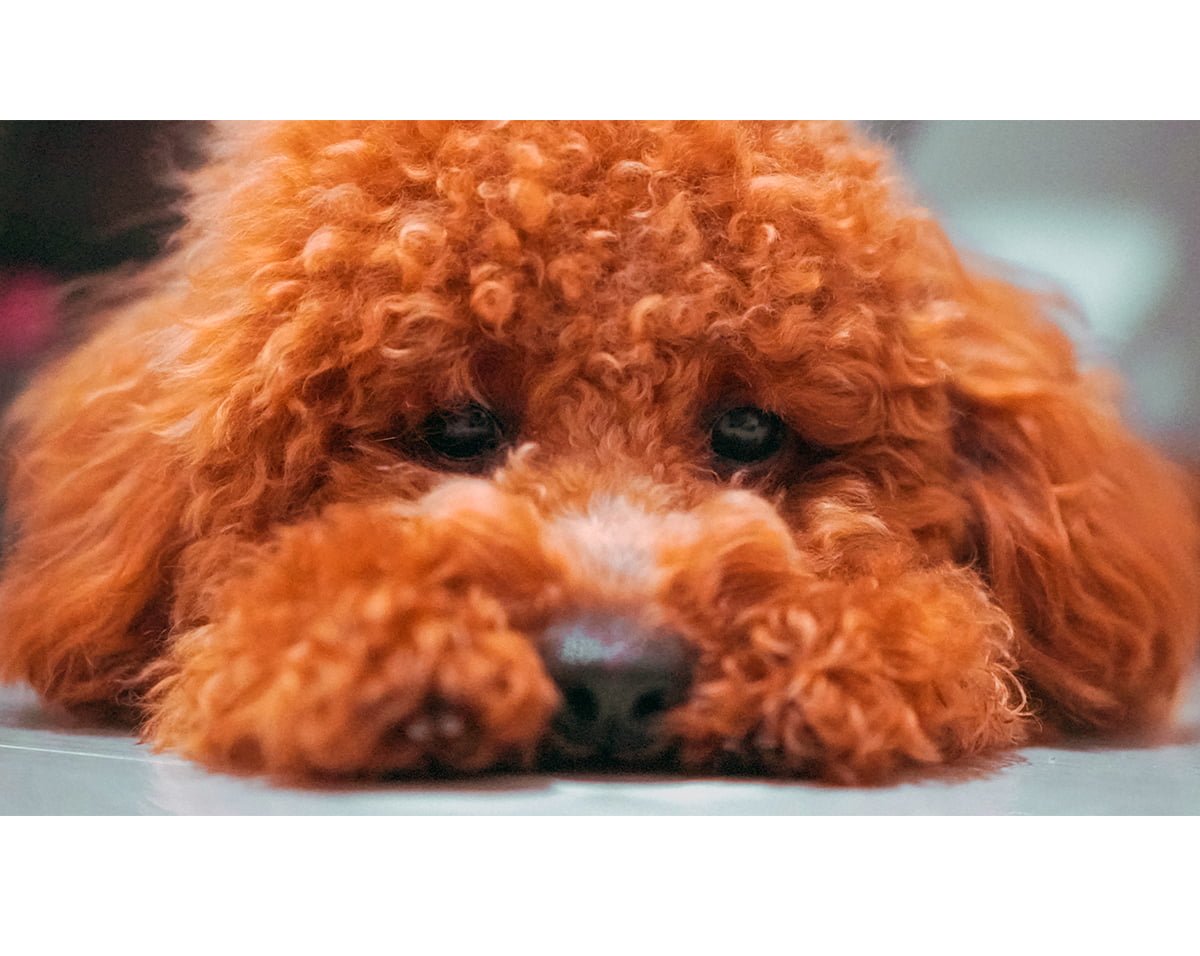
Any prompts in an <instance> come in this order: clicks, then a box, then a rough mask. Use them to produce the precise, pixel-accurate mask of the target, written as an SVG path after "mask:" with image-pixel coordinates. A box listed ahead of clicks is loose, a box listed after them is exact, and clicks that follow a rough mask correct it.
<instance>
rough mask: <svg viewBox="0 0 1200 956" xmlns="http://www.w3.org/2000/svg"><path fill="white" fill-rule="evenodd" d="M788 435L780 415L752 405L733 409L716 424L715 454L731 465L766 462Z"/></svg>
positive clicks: (714, 431) (714, 425) (714, 428)
mask: <svg viewBox="0 0 1200 956" xmlns="http://www.w3.org/2000/svg"><path fill="white" fill-rule="evenodd" d="M785 431H786V426H785V425H784V424H783V422H782V421H781V420H780V418H779V416H778V415H772V414H771V413H770V412H764V411H763V410H762V409H761V408H754V407H753V406H750V405H746V406H743V407H741V408H731V409H730V410H729V411H727V412H725V413H724V414H723V415H721V417H720V418H718V419H717V420H716V422H714V423H713V427H712V439H711V440H712V450H713V451H714V452H715V453H716V454H717V456H718V457H720V458H724V459H726V460H728V461H740V462H753V461H762V460H763V459H764V458H770V457H771V456H772V455H773V454H775V452H777V451H779V449H780V448H781V447H782V446H783V439H784V435H785Z"/></svg>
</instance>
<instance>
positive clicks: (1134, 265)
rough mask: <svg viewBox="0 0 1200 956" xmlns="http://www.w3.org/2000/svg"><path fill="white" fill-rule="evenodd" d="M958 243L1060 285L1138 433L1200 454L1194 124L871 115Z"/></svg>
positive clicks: (1077, 332) (1199, 199)
mask: <svg viewBox="0 0 1200 956" xmlns="http://www.w3.org/2000/svg"><path fill="white" fill-rule="evenodd" d="M865 125H866V126H867V127H868V129H869V130H871V131H872V132H874V133H875V134H876V135H878V136H880V137H881V138H883V139H885V140H888V141H889V142H890V143H891V144H892V147H893V149H894V150H895V151H896V153H897V155H898V157H899V158H900V160H901V162H902V164H903V166H904V167H905V169H906V170H907V172H908V174H909V178H910V181H911V182H912V184H913V187H914V188H915V190H916V192H917V194H918V197H919V198H920V199H921V200H922V201H923V202H924V204H925V205H926V206H927V207H928V208H929V209H931V210H932V211H934V212H935V213H937V214H938V216H939V217H940V218H941V219H942V221H943V223H944V224H945V225H946V228H947V231H948V232H949V233H950V235H951V236H952V237H953V238H954V239H955V240H956V241H957V242H958V244H959V245H960V247H964V248H967V249H970V250H973V251H975V252H977V253H981V254H983V255H986V256H989V257H995V258H997V259H1001V260H1004V261H1005V262H1007V263H1010V264H1012V265H1014V266H1016V267H1018V269H1019V270H1020V273H1021V274H1022V275H1023V276H1024V277H1025V279H1026V281H1028V283H1029V284H1031V285H1034V286H1037V287H1049V288H1052V289H1055V290H1057V291H1060V292H1062V293H1065V294H1066V295H1067V296H1068V297H1069V298H1070V299H1071V300H1072V301H1073V302H1074V303H1075V304H1076V306H1077V307H1078V308H1079V310H1080V312H1081V316H1082V320H1083V321H1082V322H1081V323H1079V324H1078V325H1076V324H1074V323H1068V324H1067V327H1068V328H1069V329H1070V330H1071V331H1072V334H1073V336H1074V337H1075V338H1076V340H1077V342H1078V345H1079V348H1080V352H1081V354H1082V355H1083V356H1084V357H1085V359H1086V360H1087V361H1089V362H1094V363H1104V364H1110V365H1115V366H1116V367H1117V368H1119V369H1120V370H1121V371H1122V372H1123V373H1124V374H1125V376H1126V380H1127V388H1126V391H1125V396H1124V407H1125V410H1126V412H1127V415H1128V417H1129V419H1130V420H1131V421H1132V422H1133V423H1134V424H1135V425H1136V426H1137V427H1138V428H1139V430H1141V431H1142V432H1143V433H1144V434H1147V435H1149V436H1150V437H1152V438H1154V439H1156V440H1157V441H1158V442H1159V443H1160V444H1162V445H1163V446H1164V447H1166V448H1168V449H1169V450H1170V451H1172V453H1173V454H1175V455H1176V456H1177V457H1180V458H1183V459H1186V460H1189V461H1191V462H1200V376H1197V374H1196V371H1195V366H1196V363H1197V359H1200V270H1198V268H1197V267H1198V265H1200V194H1198V192H1197V188H1196V187H1197V179H1198V178H1200V123H1194V122H1044V121H1043V122H899V123H896V122H886V123H885V122H876V123H868V124H865Z"/></svg>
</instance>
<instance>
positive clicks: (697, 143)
mask: <svg viewBox="0 0 1200 956" xmlns="http://www.w3.org/2000/svg"><path fill="white" fill-rule="evenodd" d="M190 185H191V194H192V198H191V200H190V205H189V219H188V224H187V225H186V227H185V228H184V230H183V232H182V233H181V235H180V238H179V241H178V244H177V247H176V249H175V250H174V252H173V253H172V254H170V255H169V256H168V257H167V258H166V259H165V260H164V261H163V262H161V263H160V264H158V265H156V266H154V267H153V268H152V269H151V270H150V272H148V273H147V274H146V275H144V276H143V277H142V278H141V279H140V280H139V282H138V291H137V293H136V294H135V295H132V301H131V302H129V303H126V304H125V305H123V306H121V307H120V308H117V309H114V310H112V314H109V315H106V316H103V317H102V318H103V322H102V323H101V325H100V327H99V329H98V330H97V331H96V332H95V333H94V335H93V336H92V337H91V338H90V340H88V341H87V342H86V343H85V344H83V345H82V347H80V348H79V349H77V350H76V351H75V352H74V353H73V354H71V355H69V356H68V357H67V358H65V359H64V360H63V361H61V362H60V363H58V364H57V365H56V366H54V367H52V368H50V369H48V370H47V371H46V372H45V373H44V374H43V375H42V376H41V377H40V378H39V379H38V380H37V381H36V382H35V383H34V385H33V387H32V388H31V389H30V391H29V392H28V393H27V394H26V395H25V397H24V398H23V399H22V400H21V401H20V403H19V404H18V405H17V407H16V408H15V410H14V412H13V413H12V416H11V419H10V428H11V432H10V434H11V440H10V452H11V458H12V462H11V466H10V476H9V502H10V503H9V515H8V522H9V529H8V534H9V542H10V550H9V555H8V558H7V564H6V568H5V571H4V576H3V581H2V583H0V615H2V619H0V627H2V630H0V674H2V676H3V677H4V678H6V679H9V680H26V681H28V682H30V683H31V684H32V685H33V686H34V687H36V688H37V689H38V690H39V691H40V692H41V694H42V695H44V697H46V698H47V699H48V700H51V701H55V702H58V703H61V704H63V705H66V706H69V707H73V708H82V709H95V708H100V709H106V710H114V709H115V710H118V711H125V712H130V713H132V714H134V715H135V716H136V717H138V718H140V719H144V721H145V723H144V732H145V734H146V735H147V737H148V738H149V739H150V740H151V741H153V742H154V743H155V744H156V745H158V746H160V747H167V748H175V749H178V750H180V751H182V752H184V753H186V754H188V755H190V756H192V757H194V758H196V759H198V760H201V761H203V762H204V763H206V764H208V765H210V766H212V767H216V768H221V769H228V770H235V771H242V772H266V773H272V774H279V775H292V776H295V775H301V776H312V775H324V774H338V775H342V774H349V775H356V774H376V773H387V772H391V771H404V770H420V769H424V768H430V767H450V768H455V769H466V770H477V769H482V768H487V767H493V766H499V765H510V764H514V763H515V764H522V763H523V764H528V763H529V762H530V761H531V760H532V759H533V758H534V756H535V755H536V753H537V748H538V745H539V742H540V741H541V740H542V738H543V737H544V735H545V733H546V729H547V726H548V723H549V721H550V718H551V716H552V714H553V713H554V710H555V708H556V706H557V704H558V694H557V691H556V689H555V687H554V685H553V683H552V682H551V681H550V679H549V677H548V676H547V673H546V671H545V668H544V666H543V664H542V661H541V659H540V656H539V653H538V635H539V634H540V633H541V632H542V630H544V629H545V628H546V627H547V626H548V623H549V622H551V621H553V620H555V619H556V618H559V617H561V616H562V615H563V614H568V613H577V612H579V611H580V610H581V609H587V608H600V609H605V610H608V611H619V612H620V613H622V614H628V615H632V616H635V617H637V618H638V619H640V620H644V621H647V622H650V623H652V624H654V625H655V626H660V625H661V626H668V627H670V628H672V629H673V630H675V631H676V632H678V633H679V634H681V635H683V636H684V637H685V638H686V639H687V640H688V641H689V643H690V644H692V645H693V646H694V647H695V649H696V654H697V657H696V665H695V677H694V684H693V688H692V691H691V695H690V698H689V700H688V701H687V702H686V703H685V704H683V705H682V706H680V707H678V708H677V709H676V710H675V711H673V712H672V713H671V714H670V715H669V719H670V722H671V723H670V726H671V728H672V732H673V734H674V736H675V737H676V739H677V740H678V742H679V744H680V754H681V759H682V760H683V763H684V765H685V766H687V767H691V768H705V767H714V766H721V765H724V763H723V762H724V761H728V760H732V761H734V762H736V763H739V764H744V765H747V766H750V767H757V768H766V769H768V770H770V771H773V772H778V773H783V774H805V775H814V776H819V777H823V778H825V779H830V780H837V781H843V782H854V781H866V780H876V779H881V778H883V777H885V776H886V775H888V774H889V773H892V772H894V771H895V770H896V769H897V768H900V767H903V766H906V765H912V764H931V763H936V762H939V761H945V760H950V759H954V758H957V757H960V756H963V755H967V754H974V753H979V752H983V751H987V750H990V749H995V748H1004V747H1011V746H1014V745H1016V744H1018V743H1020V742H1022V741H1023V740H1026V739H1028V735H1029V733H1030V730H1031V727H1032V726H1034V724H1035V717H1036V718H1040V722H1041V723H1043V724H1044V725H1046V726H1050V727H1056V726H1060V727H1066V728H1069V729H1072V730H1083V729H1091V730H1098V731H1103V732H1115V731H1126V730H1134V729H1139V730H1141V729H1150V728H1154V727H1157V726H1161V725H1162V724H1163V723H1164V722H1165V721H1166V720H1168V719H1169V717H1170V715H1171V712H1172V707H1173V705H1174V703H1175V701H1176V699H1177V697H1178V690H1179V688H1180V685H1181V681H1182V679H1183V677H1184V675H1185V672H1186V670H1187V667H1188V665H1189V663H1190V661H1191V660H1192V659H1193V657H1194V648H1195V639H1196V634H1197V631H1198V627H1197V624H1198V620H1197V618H1198V613H1200V611H1198V606H1197V593H1198V589H1197V588H1196V582H1197V570H1198V569H1197V561H1198V555H1200V546H1198V538H1197V527H1196V520H1195V516H1194V514H1193V511H1192V508H1191V506H1190V504H1189V502H1188V500H1187V497H1186V494H1185V492H1184V490H1183V485H1182V482H1181V480H1180V478H1179V476H1178V475H1177V474H1176V473H1175V471H1174V470H1173V469H1172V467H1171V466H1169V465H1168V464H1166V463H1165V462H1164V461H1163V460H1162V459H1160V458H1159V457H1157V456H1156V455H1155V453H1153V452H1152V451H1151V450H1150V449H1149V448H1147V447H1146V446H1144V445H1143V444H1141V443H1140V442H1139V441H1138V440H1137V439H1135V438H1134V437H1133V436H1132V435H1130V434H1129V433H1128V432H1127V431H1126V430H1125V429H1124V427H1123V426H1122V425H1121V423H1120V421H1119V418H1118V416H1117V414H1116V412H1115V411H1114V408H1113V406H1112V403H1111V401H1110V399H1109V397H1108V395H1107V394H1106V392H1105V390H1104V388H1103V387H1102V384H1101V383H1100V382H1099V381H1098V380H1096V379H1095V378H1093V377H1091V376H1089V375H1086V374H1083V373H1082V372H1081V371H1080V370H1079V369H1078V367H1077V365H1076V362H1075V359H1074V356H1073V352H1072V349H1071V346H1070V344H1069V342H1068V340H1067V338H1066V337H1065V336H1064V334H1063V333H1062V332H1061V331H1060V330H1059V329H1058V328H1057V327H1056V326H1055V325H1054V324H1053V322H1052V321H1050V320H1049V318H1047V316H1046V314H1045V313H1046V309H1045V307H1044V305H1043V303H1041V302H1040V301H1038V300H1037V299H1036V298H1034V297H1033V296H1031V295H1029V294H1026V293H1024V292H1022V291H1020V290H1018V289H1017V288H1014V287H1013V286H1011V285H1008V284H1006V283H1004V282H1002V281H999V280H997V279H993V278H989V277H987V276H985V275H983V274H981V273H978V272H976V271H973V270H972V269H970V268H968V267H967V266H965V265H964V264H963V263H962V262H961V261H960V259H959V258H958V257H957V255H956V254H955V252H954V251H953V249H952V248H951V247H950V245H949V244H948V242H947V240H946V239H945V237H944V235H943V233H942V232H941V231H940V230H939V228H938V227H937V225H936V224H935V223H934V222H932V221H931V220H930V219H929V218H928V217H926V216H925V215H924V214H923V213H921V212H920V210H918V209H916V208H915V207H914V206H913V205H912V204H911V202H910V201H909V200H908V199H907V198H906V196H905V195H904V192H903V190H902V189H901V188H900V187H898V186H897V184H896V183H895V182H893V180H892V177H891V174H890V173H889V171H888V167H887V164H886V157H885V156H884V155H883V154H882V153H881V151H880V150H879V149H878V148H877V147H875V146H873V145H871V144H869V143H866V142H863V141H861V140H860V139H859V138H858V136H857V134H856V133H855V132H853V131H852V130H848V129H846V128H843V127H841V126H834V125H824V124H777V123H747V124H729V123H663V124H657V123H646V124H640V123H525V122H520V123H511V124H492V123H478V124H430V123H384V122H369V123H340V122H339V123H285V124H277V125H264V126H248V125H233V126H231V127H229V128H227V129H225V130H223V132H222V134H221V135H220V136H219V137H218V138H217V141H216V143H215V144H214V148H213V157H212V161H211V162H210V163H209V164H208V165H207V166H206V167H205V168H204V169H202V170H200V171H198V172H197V173H195V174H193V179H192V181H191V184H190ZM466 400H474V401H478V402H480V403H482V404H485V405H486V406H488V407H490V408H492V409H494V410H496V411H497V414H498V415H500V416H501V417H502V418H503V419H504V420H505V421H506V422H507V423H510V424H511V427H512V430H513V434H514V436H515V438H514V442H513V444H512V447H511V448H510V449H509V450H508V452H507V454H506V455H505V456H504V457H503V458H502V459H501V460H498V461H497V462H495V466H494V467H493V468H491V469H486V470H484V471H482V472H481V473H478V474H473V475H463V474H455V473H453V471H452V470H448V469H447V468H446V467H445V466H444V465H439V464H438V463H436V462H432V461H430V460H429V458H428V456H423V455H422V454H421V453H420V451H419V449H418V448H417V447H416V443H415V439H414V435H416V434H417V432H418V431H419V429H420V426H421V422H422V421H423V420H424V419H425V418H426V416H427V415H428V414H429V413H430V412H431V411H432V410H434V409H436V408H438V407H443V406H446V405H450V404H454V403H457V402H463V401H466ZM746 404H752V405H757V406H760V407H762V408H765V409H768V410H770V411H772V412H774V413H776V414H778V415H779V416H780V417H781V418H782V419H783V420H784V421H785V422H786V423H787V425H788V426H789V428H790V429H791V431H792V433H793V435H794V436H796V437H795V438H794V439H793V440H792V441H791V442H790V443H789V445H788V446H787V447H786V448H785V449H784V450H783V451H782V452H780V453H779V454H778V455H777V456H775V458H773V459H772V460H770V461H769V462H765V463H764V464H763V465H761V466H749V467H745V468H741V469H730V468H727V467H723V466H721V464H720V463H716V462H714V460H713V457H712V453H711V450H710V449H709V448H708V445H707V435H708V428H709V427H710V425H711V422H712V420H713V417H714V416H715V415H717V414H719V413H720V411H721V409H723V408H728V407H731V406H736V405H746ZM589 521H590V522H592V524H590V525H589V524H588V522H589ZM580 522H583V524H582V525H581V524H580ZM605 535H608V536H609V537H608V538H606V539H605V540H606V541H607V544H605V545H603V546H604V547H607V548H609V549H610V551H613V552H618V553H619V554H620V555H621V557H620V560H615V561H605V560H598V559H596V557H595V554H594V545H588V544H586V543H582V542H584V541H585V539H588V538H589V537H590V538H596V537H600V538H604V536H605ZM622 562H624V563H625V564H627V565H628V567H627V568H623V567H622Z"/></svg>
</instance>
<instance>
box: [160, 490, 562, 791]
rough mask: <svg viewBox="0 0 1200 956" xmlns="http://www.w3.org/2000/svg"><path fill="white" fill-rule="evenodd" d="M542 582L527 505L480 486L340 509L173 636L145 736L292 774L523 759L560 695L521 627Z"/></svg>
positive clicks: (206, 756)
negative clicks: (166, 673)
mask: <svg viewBox="0 0 1200 956" xmlns="http://www.w3.org/2000/svg"><path fill="white" fill-rule="evenodd" d="M553 580H554V569H553V568H552V567H549V566H547V565H546V559H544V558H543V557H541V551H540V550H539V548H538V546H537V526H536V523H535V521H534V519H533V517H532V515H531V514H530V512H529V511H528V510H527V509H526V507H525V506H524V505H522V504H521V503H520V502H518V501H515V500H514V499H510V498H507V497H505V496H503V495H501V494H499V493H497V492H494V491H493V490H491V489H490V487H489V486H487V485H485V484H484V483H482V482H469V481H462V482H455V483H453V484H452V485H450V486H447V487H446V488H444V489H442V490H441V491H439V492H435V493H434V494H433V495H431V496H429V497H428V498H426V499H424V500H422V501H421V502H419V503H416V504H411V505H400V506H397V505H391V504H379V505H371V506H352V505H342V506H334V507H332V508H330V509H328V510H327V511H326V512H324V513H323V514H322V515H320V516H319V517H317V518H314V519H312V520H309V521H307V522H304V523H301V524H298V525H295V526H292V527H289V528H286V529H283V530H282V531H281V532H280V533H278V534H277V536H276V537H275V538H274V539H273V540H272V541H271V542H270V543H268V544H267V545H264V546H262V547H260V548H258V549H256V550H254V551H253V552H252V553H251V555H250V558H249V560H247V561H245V562H243V563H242V565H241V566H240V567H239V568H238V570H236V571H235V572H234V573H233V574H232V575H231V576H230V577H229V579H228V580H227V581H226V582H225V583H224V584H223V585H222V586H221V587H220V588H219V589H218V590H217V592H216V595H215V597H214V598H213V607H212V608H211V610H210V612H209V613H208V615H207V618H208V620H207V623H202V624H200V625H199V626H196V627H193V628H191V629H189V630H187V631H185V632H184V633H182V634H180V635H179V636H178V637H177V638H176V640H175V642H174V646H173V648H172V656H171V670H172V673H171V674H170V676H168V677H167V678H166V679H164V680H163V681H162V683H161V684H160V685H159V687H158V688H157V690H156V691H155V693H154V694H153V695H152V710H151V715H150V720H149V722H148V724H147V728H146V732H147V736H148V737H149V739H150V740H152V741H153V742H154V743H155V744H156V745H158V746H160V747H164V748H170V749H175V750H178V751H180V752H182V753H184V754H186V755H188V756H190V757H193V758H195V759H197V760H200V761H201V762H203V763H205V764H207V765H209V766H211V767H214V768H219V769H225V770H233V771H240V772H263V773H269V774H275V775H281V776H285V777H304V776H310V777H311V776H324V775H339V776H342V775H351V776H356V775H377V774H385V773H390V772H394V771H406V770H428V769H432V768H448V769H454V770H477V769H481V768H484V767H490V766H495V765H501V764H509V763H514V764H520V763H522V762H524V761H527V759H528V758H529V757H530V756H531V755H532V753H533V750H534V748H535V747H536V745H537V743H538V742H539V740H540V739H541V737H542V735H543V732H544V730H545V727H546V725H547V724H548V722H549V720H550V718H551V715H552V712H553V710H554V708H555V706H556V704H557V699H558V698H557V691H556V690H555V688H554V686H553V684H552V682H551V681H550V679H549V678H548V677H547V675H546V673H545V671H544V669H543V667H542V664H541V660H540V658H539V657H538V654H537V652H536V651H535V649H534V647H533V645H532V644H531V643H530V641H529V640H528V639H527V638H526V636H525V634H526V633H527V632H528V629H529V628H531V627H533V626H536V624H537V623H538V618H539V614H540V613H541V609H542V606H543V603H542V602H543V598H544V596H545V592H546V589H547V587H548V586H550V585H551V583H552V582H553Z"/></svg>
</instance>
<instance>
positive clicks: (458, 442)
mask: <svg viewBox="0 0 1200 956" xmlns="http://www.w3.org/2000/svg"><path fill="white" fill-rule="evenodd" d="M421 434H422V437H423V438H424V439H425V443H426V444H427V445H429V447H430V448H431V449H433V451H435V452H436V453H437V454H439V455H442V456H444V457H446V458H449V459H452V460H454V461H462V462H467V461H471V460H472V459H475V458H483V457H484V456H485V455H488V454H490V453H492V452H494V451H495V450H496V449H497V448H499V447H500V443H501V442H502V441H503V440H504V430H503V429H502V428H501V427H500V422H499V421H497V419H496V416H495V415H493V414H492V413H491V412H490V411H488V410H487V409H486V408H484V407H483V406H482V405H476V404H475V403H474V402H472V403H470V404H468V405H460V406H457V407H455V408H443V409H439V410H438V411H436V412H434V413H433V414H432V415H430V416H429V417H428V418H426V419H425V422H424V424H423V425H422V426H421Z"/></svg>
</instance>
